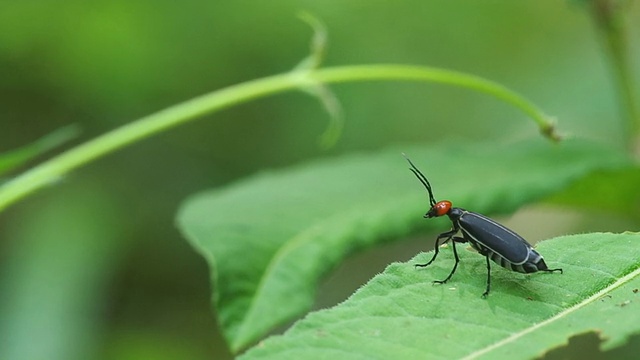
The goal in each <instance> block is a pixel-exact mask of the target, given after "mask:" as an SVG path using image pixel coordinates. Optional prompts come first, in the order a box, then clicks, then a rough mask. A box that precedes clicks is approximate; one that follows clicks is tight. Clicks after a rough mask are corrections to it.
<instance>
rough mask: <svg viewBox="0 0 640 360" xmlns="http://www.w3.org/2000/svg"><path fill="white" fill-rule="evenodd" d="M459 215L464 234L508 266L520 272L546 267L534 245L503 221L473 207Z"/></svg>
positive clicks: (491, 257) (488, 254)
mask: <svg viewBox="0 0 640 360" xmlns="http://www.w3.org/2000/svg"><path fill="white" fill-rule="evenodd" d="M459 215H460V216H459V217H458V218H457V221H458V224H459V225H460V230H461V231H462V234H463V237H464V238H465V239H466V240H467V241H469V242H470V243H471V245H472V246H473V247H474V248H475V249H476V250H478V252H479V253H480V254H482V255H484V256H487V257H488V258H490V259H491V260H492V261H493V262H495V263H496V264H498V265H500V266H502V267H503V268H505V269H509V270H512V271H516V272H520V273H525V274H527V273H533V272H537V271H541V270H547V264H546V263H545V262H544V259H543V258H542V255H540V254H539V253H538V252H537V251H535V250H534V249H533V247H531V245H530V244H529V243H528V242H527V241H526V240H525V239H523V238H522V237H521V236H520V235H518V234H516V233H515V232H514V231H513V230H510V229H508V228H506V227H504V226H503V225H501V224H499V223H497V222H495V221H494V220H492V219H490V218H488V217H486V216H483V215H480V214H477V213H474V212H470V211H463V212H462V213H461V214H459Z"/></svg>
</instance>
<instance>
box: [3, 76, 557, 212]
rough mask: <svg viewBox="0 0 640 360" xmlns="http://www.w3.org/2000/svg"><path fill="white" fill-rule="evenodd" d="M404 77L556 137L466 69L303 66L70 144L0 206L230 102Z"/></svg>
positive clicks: (13, 186) (547, 124)
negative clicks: (518, 116) (476, 98)
mask: <svg viewBox="0 0 640 360" xmlns="http://www.w3.org/2000/svg"><path fill="white" fill-rule="evenodd" d="M374 80H378V81H379V80H404V81H422V82H436V83H443V84H449V85H455V86H460V87H464V88H469V89H472V90H475V91H478V92H482V93H485V94H489V95H492V96H494V97H496V98H498V99H501V100H503V101H505V102H507V103H509V104H511V105H512V106H515V107H516V108H519V109H520V110H521V111H523V112H524V113H526V114H527V115H529V116H530V117H531V118H532V119H533V120H534V121H535V122H536V124H537V125H538V126H539V127H540V129H541V132H543V134H545V135H546V136H547V137H549V138H551V139H554V140H557V139H558V136H557V135H556V134H555V132H554V127H553V122H552V121H550V119H549V118H548V117H547V116H546V115H545V114H544V113H543V112H542V111H540V109H538V108H537V107H536V106H535V105H533V104H532V103H531V102H529V101H528V100H526V99H525V98H523V97H522V96H520V95H518V94H517V93H515V92H513V91H511V90H509V89H507V88H505V87H504V86H502V85H499V84H497V83H494V82H492V81H489V80H485V79H483V78H480V77H477V76H472V75H468V74H464V73H459V72H454V71H449V70H443V69H437V68H429V67H422V66H407V65H364V66H344V67H336V68H327V69H318V70H313V69H309V70H299V71H292V72H289V73H286V74H280V75H274V76H270V77H266V78H262V79H258V80H253V81H249V82H245V83H242V84H238V85H233V86H230V87H228V88H225V89H222V90H218V91H214V92H211V93H209V94H205V95H202V96H200V97H196V98H194V99H191V100H188V101H186V102H183V103H181V104H178V105H175V106H172V107H169V108H167V109H164V110H161V111H159V112H157V113H155V114H151V115H148V116H146V117H143V118H140V119H138V120H136V121H134V122H132V123H129V124H127V125H124V126H121V127H119V128H117V129H115V130H112V131H110V132H108V133H106V134H104V135H101V136H99V137H97V138H95V139H93V140H89V141H87V142H85V143H84V144H81V145H79V146H77V147H75V148H72V149H70V150H68V151H66V152H64V153H62V154H60V155H58V156H56V157H54V158H52V159H50V160H48V161H46V162H44V163H42V164H40V165H37V166H35V167H34V168H32V169H30V170H27V171H25V172H24V173H22V174H21V175H19V176H17V177H15V178H13V179H11V180H10V181H8V182H6V183H5V184H3V185H2V186H1V187H0V210H2V209H4V208H6V207H7V206H9V205H10V204H12V203H14V202H16V201H18V200H19V199H21V198H23V197H25V196H27V195H28V194H31V193H32V192H34V191H36V190H38V189H40V188H42V187H44V186H46V185H47V184H51V183H53V182H55V181H56V180H58V179H60V178H62V177H63V176H64V175H66V174H68V173H69V172H70V171H71V170H73V169H75V168H78V167H80V166H82V165H84V164H87V163H89V162H91V161H93V160H96V159H98V158H100V157H102V156H104V155H107V154H109V153H111V152H114V151H116V150H119V149H122V148H124V147H125V146H127V145H129V144H132V143H134V142H137V141H140V140H142V139H145V138H147V137H149V136H151V135H154V134H157V133H159V132H161V131H163V130H167V129H169V128H172V127H174V126H177V125H180V124H182V123H186V122H188V121H191V120H194V119H196V118H198V117H201V116H202V115H205V114H210V113H213V112H216V111H219V110H222V109H225V108H228V107H231V106H232V105H236V104H240V103H244V102H247V101H249V100H252V99H256V98H259V97H263V96H266V95H273V94H277V93H280V92H284V91H289V90H294V89H299V88H304V87H306V86H313V85H315V84H318V83H321V84H322V83H341V82H353V81H374Z"/></svg>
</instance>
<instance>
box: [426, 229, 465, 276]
mask: <svg viewBox="0 0 640 360" xmlns="http://www.w3.org/2000/svg"><path fill="white" fill-rule="evenodd" d="M449 239H453V241H452V242H451V245H453V257H454V258H455V260H456V262H455V264H453V269H452V270H451V272H450V273H449V276H447V278H446V279H444V280H434V281H433V282H434V283H436V284H444V283H446V282H447V281H449V279H451V277H452V276H453V273H455V272H456V269H457V268H458V263H459V262H460V258H459V257H458V250H456V242H460V240H459V239H462V240H464V238H461V237H459V236H456V237H453V236H451V237H449ZM447 240H448V239H447ZM462 242H464V241H462Z"/></svg>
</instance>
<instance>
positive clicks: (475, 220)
mask: <svg viewBox="0 0 640 360" xmlns="http://www.w3.org/2000/svg"><path fill="white" fill-rule="evenodd" d="M403 155H404V154H403ZM404 157H405V159H407V161H408V162H409V165H410V166H411V167H410V168H409V169H410V170H411V171H412V172H413V174H414V175H415V176H416V177H417V178H418V180H420V182H421V183H422V184H423V185H424V187H425V188H426V189H427V192H428V193H429V205H430V208H429V211H428V212H427V213H426V214H425V215H424V217H425V218H427V219H429V218H434V217H440V216H445V215H447V216H448V217H449V220H451V223H452V225H453V226H452V228H451V230H449V231H446V232H443V233H442V234H440V235H438V237H437V238H436V244H435V253H434V254H433V257H432V258H431V260H429V261H428V262H427V263H424V264H415V266H416V267H426V266H429V265H431V263H433V261H434V260H435V259H436V257H437V256H438V252H439V249H440V245H442V244H446V243H447V242H448V241H451V243H452V245H453V257H454V259H455V264H454V265H453V269H452V270H451V273H449V276H447V277H446V278H445V279H444V280H435V281H434V283H436V284H444V283H446V282H447V281H448V280H449V279H451V277H452V276H453V274H454V273H455V272H456V269H457V267H458V263H459V262H460V258H459V257H458V251H457V250H456V243H469V244H471V247H472V248H474V249H475V250H476V251H477V252H478V253H480V255H483V256H484V257H485V260H486V262H487V288H486V290H485V292H484V293H483V294H482V297H483V298H486V297H487V295H489V290H490V288H491V265H490V263H489V259H491V260H492V261H493V262H495V263H496V264H498V265H500V266H502V267H503V268H505V269H508V270H512V271H516V272H520V273H524V274H528V273H534V272H538V271H544V272H548V273H552V272H556V271H557V272H560V273H561V274H562V269H561V268H556V269H549V268H548V267H547V264H546V263H545V262H544V259H543V258H542V255H540V253H538V252H537V251H536V250H535V249H533V246H531V244H529V243H528V242H527V241H526V240H525V239H524V238H523V237H522V236H520V235H518V234H516V233H515V232H514V231H513V230H510V229H508V228H506V227H505V226H503V225H501V224H499V223H497V222H496V221H494V220H492V219H490V218H488V217H486V216H484V215H482V214H478V213H475V212H473V211H467V210H465V209H462V208H458V207H453V204H452V203H451V201H448V200H442V201H436V199H435V197H434V196H433V190H432V189H431V184H430V183H429V180H427V178H426V177H425V176H424V175H423V174H422V173H421V172H420V170H418V168H417V167H416V166H415V165H414V164H413V162H411V160H410V159H409V158H408V157H407V156H406V155H404ZM458 233H462V236H457V235H456V234H458ZM442 239H444V241H442V242H441V240H442Z"/></svg>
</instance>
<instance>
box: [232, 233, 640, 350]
mask: <svg viewBox="0 0 640 360" xmlns="http://www.w3.org/2000/svg"><path fill="white" fill-rule="evenodd" d="M539 245H540V246H538V250H539V251H540V252H541V253H542V254H543V255H544V256H545V258H546V261H547V263H548V264H550V265H551V266H553V267H556V266H559V267H562V268H563V269H564V274H559V273H553V274H549V273H535V274H529V275H524V274H519V273H514V272H510V271H507V270H505V269H502V268H499V267H498V266H494V267H493V268H492V292H491V294H490V295H489V296H488V298H487V299H482V298H481V297H480V294H482V292H483V291H484V286H485V280H486V278H485V273H486V267H485V262H484V259H483V258H482V257H480V256H478V255H477V254H474V253H471V252H469V251H461V252H460V253H461V263H460V266H459V267H458V270H457V272H456V273H455V275H454V276H453V278H452V279H451V280H450V281H449V282H448V283H447V284H443V285H432V284H431V283H430V280H432V279H441V278H443V277H445V276H446V275H447V274H448V272H449V271H450V269H451V266H452V265H453V256H452V252H451V251H447V250H443V251H441V254H440V255H439V257H438V259H437V260H436V261H435V262H434V263H433V264H432V265H430V266H429V267H427V268H424V269H416V268H414V266H413V264H414V263H416V262H425V260H428V259H429V258H430V256H431V254H420V255H418V256H417V257H416V258H414V259H413V260H412V261H410V262H408V263H394V264H391V265H389V267H388V268H387V269H386V270H385V271H384V272H383V273H382V274H380V275H378V276H376V277H374V278H373V279H372V280H371V281H370V282H369V283H368V284H366V285H365V286H363V287H362V288H361V289H360V290H358V291H357V292H356V293H355V294H354V295H352V296H351V297H350V298H349V299H348V300H346V301H345V302H344V303H342V304H340V305H338V306H335V307H333V308H331V309H328V310H322V311H318V312H315V313H311V314H309V315H308V316H307V317H306V318H305V319H303V320H301V321H299V322H297V323H296V324H295V325H294V326H293V327H292V328H291V329H290V330H289V331H287V332H286V333H285V334H284V335H280V336H274V337H271V338H269V339H267V340H265V341H263V342H262V343H260V344H259V345H258V346H256V347H255V348H253V349H251V350H250V351H248V352H247V353H246V354H244V356H242V357H241V359H245V360H249V359H327V358H332V359H419V358H420V359H459V358H464V359H512V358H514V357H515V358H521V359H528V358H534V357H536V356H539V355H542V354H543V353H544V352H546V351H547V350H549V349H551V348H553V347H556V346H559V345H562V344H564V343H566V341H567V338H568V337H569V336H571V335H574V334H579V333H584V332H586V331H598V332H600V333H601V336H603V337H605V338H608V340H607V341H606V342H605V343H604V345H603V347H604V349H610V348H612V347H615V346H617V345H620V344H622V343H623V342H624V341H625V339H626V338H627V337H628V336H630V335H632V334H634V333H638V332H640V322H638V318H640V293H639V292H638V288H640V261H639V259H640V235H639V234H637V233H636V234H631V233H626V234H602V233H596V234H585V235H574V236H566V237H561V238H556V239H554V240H550V241H544V242H542V243H540V244H539ZM458 246H459V247H460V245H458ZM514 354H517V356H514Z"/></svg>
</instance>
